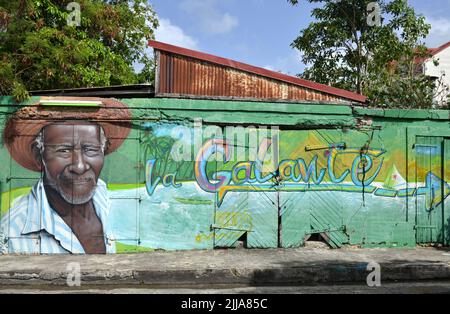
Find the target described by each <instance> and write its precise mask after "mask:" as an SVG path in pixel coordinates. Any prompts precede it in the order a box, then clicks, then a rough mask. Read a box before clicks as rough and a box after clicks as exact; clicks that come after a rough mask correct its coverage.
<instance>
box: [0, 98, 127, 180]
mask: <svg viewBox="0 0 450 314" xmlns="http://www.w3.org/2000/svg"><path fill="white" fill-rule="evenodd" d="M43 98H44V97H41V101H42V100H43ZM45 99H46V100H55V101H70V102H71V103H73V102H75V103H76V101H95V102H97V103H99V106H98V107H82V106H80V107H76V106H70V107H66V106H42V105H41V103H40V102H39V103H36V104H33V105H27V106H25V107H22V108H21V109H19V110H18V111H17V112H15V113H14V114H13V115H12V116H11V117H10V118H9V119H8V122H7V123H6V125H5V130H4V133H3V140H4V143H5V146H6V148H7V149H8V151H9V153H10V155H11V157H12V158H13V159H14V160H15V161H16V162H17V163H18V164H19V165H21V166H22V167H24V168H26V169H29V170H31V171H36V172H40V171H42V169H41V165H40V163H39V162H38V161H37V160H36V158H35V154H33V145H34V142H35V139H36V136H37V135H38V134H39V132H40V131H41V130H42V129H43V128H44V127H45V126H47V125H49V124H53V123H58V122H59V123H61V122H66V123H72V122H73V123H76V122H77V121H83V122H94V123H97V124H98V125H100V126H101V127H102V128H103V130H104V132H105V136H106V138H107V139H108V146H107V149H106V150H105V155H108V154H111V153H112V152H114V151H116V150H117V149H118V148H119V147H120V146H121V145H122V143H123V142H124V141H125V139H126V138H127V137H128V135H129V133H130V130H131V118H132V115H131V111H130V110H129V108H128V107H127V105H125V104H124V103H122V102H120V101H117V100H115V99H103V98H93V97H45ZM100 103H101V104H100Z"/></svg>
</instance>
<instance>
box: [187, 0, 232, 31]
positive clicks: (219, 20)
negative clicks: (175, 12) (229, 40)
mask: <svg viewBox="0 0 450 314" xmlns="http://www.w3.org/2000/svg"><path fill="white" fill-rule="evenodd" d="M219 3H220V1H219V0H184V1H183V2H181V5H180V8H181V9H182V10H183V11H184V12H185V13H186V14H188V15H190V17H192V18H193V19H194V20H195V21H196V23H197V25H198V26H199V27H200V29H201V31H202V32H204V33H206V34H210V35H218V34H226V33H229V32H231V31H232V30H233V29H234V28H235V27H236V26H238V25H239V21H238V19H237V18H236V17H234V16H232V15H231V14H229V13H228V12H221V11H220V9H219V8H218V4H219Z"/></svg>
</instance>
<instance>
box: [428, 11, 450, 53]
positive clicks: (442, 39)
mask: <svg viewBox="0 0 450 314" xmlns="http://www.w3.org/2000/svg"><path fill="white" fill-rule="evenodd" d="M426 20H427V22H428V23H430V24H431V30H430V34H429V35H428V37H427V39H426V44H427V45H428V46H429V47H431V48H436V47H439V46H441V45H443V44H445V43H447V42H449V41H450V19H448V18H443V17H441V18H434V17H427V18H426Z"/></svg>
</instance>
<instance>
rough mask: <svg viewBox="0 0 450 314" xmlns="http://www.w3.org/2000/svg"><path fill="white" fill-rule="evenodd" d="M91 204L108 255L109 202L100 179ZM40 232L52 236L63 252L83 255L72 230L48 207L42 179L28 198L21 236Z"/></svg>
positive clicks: (110, 248) (109, 248)
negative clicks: (99, 223) (101, 231)
mask: <svg viewBox="0 0 450 314" xmlns="http://www.w3.org/2000/svg"><path fill="white" fill-rule="evenodd" d="M93 202H94V207H95V211H96V213H97V215H98V217H99V219H100V221H101V222H102V226H103V232H104V235H105V246H106V251H107V253H109V252H111V251H112V250H113V249H114V247H113V245H112V243H111V242H112V240H113V237H112V233H111V229H110V226H109V224H108V214H109V200H108V197H107V188H106V184H105V182H103V181H102V180H100V179H99V180H98V182H97V188H96V190H95V194H94V197H93ZM41 230H45V231H47V232H48V233H49V234H50V235H52V236H53V237H54V238H55V239H56V240H58V241H59V243H60V244H61V246H62V247H63V248H64V249H65V250H67V251H69V252H71V253H74V254H83V253H85V252H84V249H83V247H82V245H81V243H80V241H79V240H78V238H77V237H76V235H75V234H74V233H73V232H72V229H71V228H70V227H69V226H68V225H67V224H66V223H65V221H64V220H63V219H62V218H61V217H60V216H59V215H58V213H57V212H56V211H55V210H54V209H53V208H52V207H51V206H50V204H49V202H48V199H47V195H46V193H45V188H44V183H43V180H42V179H41V180H39V182H38V183H37V184H36V185H35V186H34V187H33V189H32V190H31V193H30V195H29V197H28V212H27V219H26V222H25V226H24V228H23V230H22V234H23V235H25V234H29V233H33V232H39V231H41Z"/></svg>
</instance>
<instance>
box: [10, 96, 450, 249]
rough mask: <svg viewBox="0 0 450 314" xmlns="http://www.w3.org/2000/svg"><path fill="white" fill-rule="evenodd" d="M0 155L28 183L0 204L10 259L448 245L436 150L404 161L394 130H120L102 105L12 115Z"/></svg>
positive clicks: (179, 126)
mask: <svg viewBox="0 0 450 314" xmlns="http://www.w3.org/2000/svg"><path fill="white" fill-rule="evenodd" d="M30 116H31V117H33V118H32V119H30ZM4 142H5V146H6V148H7V149H8V152H9V154H10V156H11V159H12V161H14V162H15V163H17V164H18V165H19V166H20V167H22V168H25V169H28V170H30V171H33V172H34V173H40V178H38V180H34V181H35V182H32V181H33V180H31V179H30V180H27V181H26V182H27V184H25V183H21V184H17V185H18V186H15V185H14V184H11V185H10V189H9V190H7V191H5V192H4V193H3V194H2V225H1V226H2V232H3V234H4V238H5V243H6V244H7V246H5V247H4V250H5V251H6V250H7V251H9V252H11V253H115V252H130V251H133V252H139V251H148V250H153V249H168V250H172V249H207V248H215V247H233V246H235V245H236V243H237V241H238V240H242V239H245V241H246V243H247V247H255V248H271V247H279V246H282V247H295V246H300V245H303V243H304V241H305V240H307V239H308V237H309V236H310V235H311V234H316V233H317V234H321V235H322V236H323V237H325V238H326V241H327V242H328V244H330V245H331V246H332V247H340V246H342V245H343V244H357V245H361V244H366V245H371V244H373V245H375V246H376V245H382V244H384V245H392V246H411V245H415V244H416V243H421V242H442V243H445V242H446V241H448V240H449V239H448V237H449V234H450V231H449V230H448V228H449V227H448V225H449V224H448V222H449V221H450V215H449V214H448V213H449V212H448V208H449V198H448V196H449V194H450V187H449V185H448V183H447V182H448V181H449V180H450V179H449V177H450V175H449V173H448V169H450V160H449V157H448V156H449V154H448V153H449V149H448V147H449V146H448V142H446V140H445V138H443V137H442V138H439V137H436V138H433V139H430V138H425V139H421V140H418V142H417V145H415V147H414V158H412V157H411V156H410V158H407V156H406V151H407V148H406V147H405V135H404V130H401V129H398V128H390V127H389V126H386V127H385V128H384V129H383V128H378V129H375V128H372V129H370V128H369V129H366V130H343V129H337V130H327V129H310V130H279V129H278V128H274V127H272V128H267V127H263V126H250V127H245V128H244V127H239V126H237V127H233V126H230V127H218V126H215V125H203V124H202V122H201V121H195V122H193V123H186V122H184V123H181V122H178V123H175V122H174V121H169V120H167V121H158V120H155V121H133V119H132V114H131V109H129V108H128V107H127V105H126V104H124V103H121V102H118V101H112V100H102V104H101V106H100V108H81V107H80V108H77V109H76V110H67V108H65V109H58V108H53V107H52V108H44V109H42V108H40V107H39V106H29V107H23V108H22V109H20V110H19V111H18V112H17V113H15V114H14V115H13V116H12V117H10V119H9V120H8V123H7V124H6V126H5V132H4ZM19 166H18V167H19ZM2 167H3V166H2ZM10 168H11V167H10ZM11 171H12V170H11ZM13 177H14V174H12V175H11V178H13ZM16 181H17V180H16ZM31 183H33V184H31ZM417 230H420V231H417ZM420 239H422V240H420Z"/></svg>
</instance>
